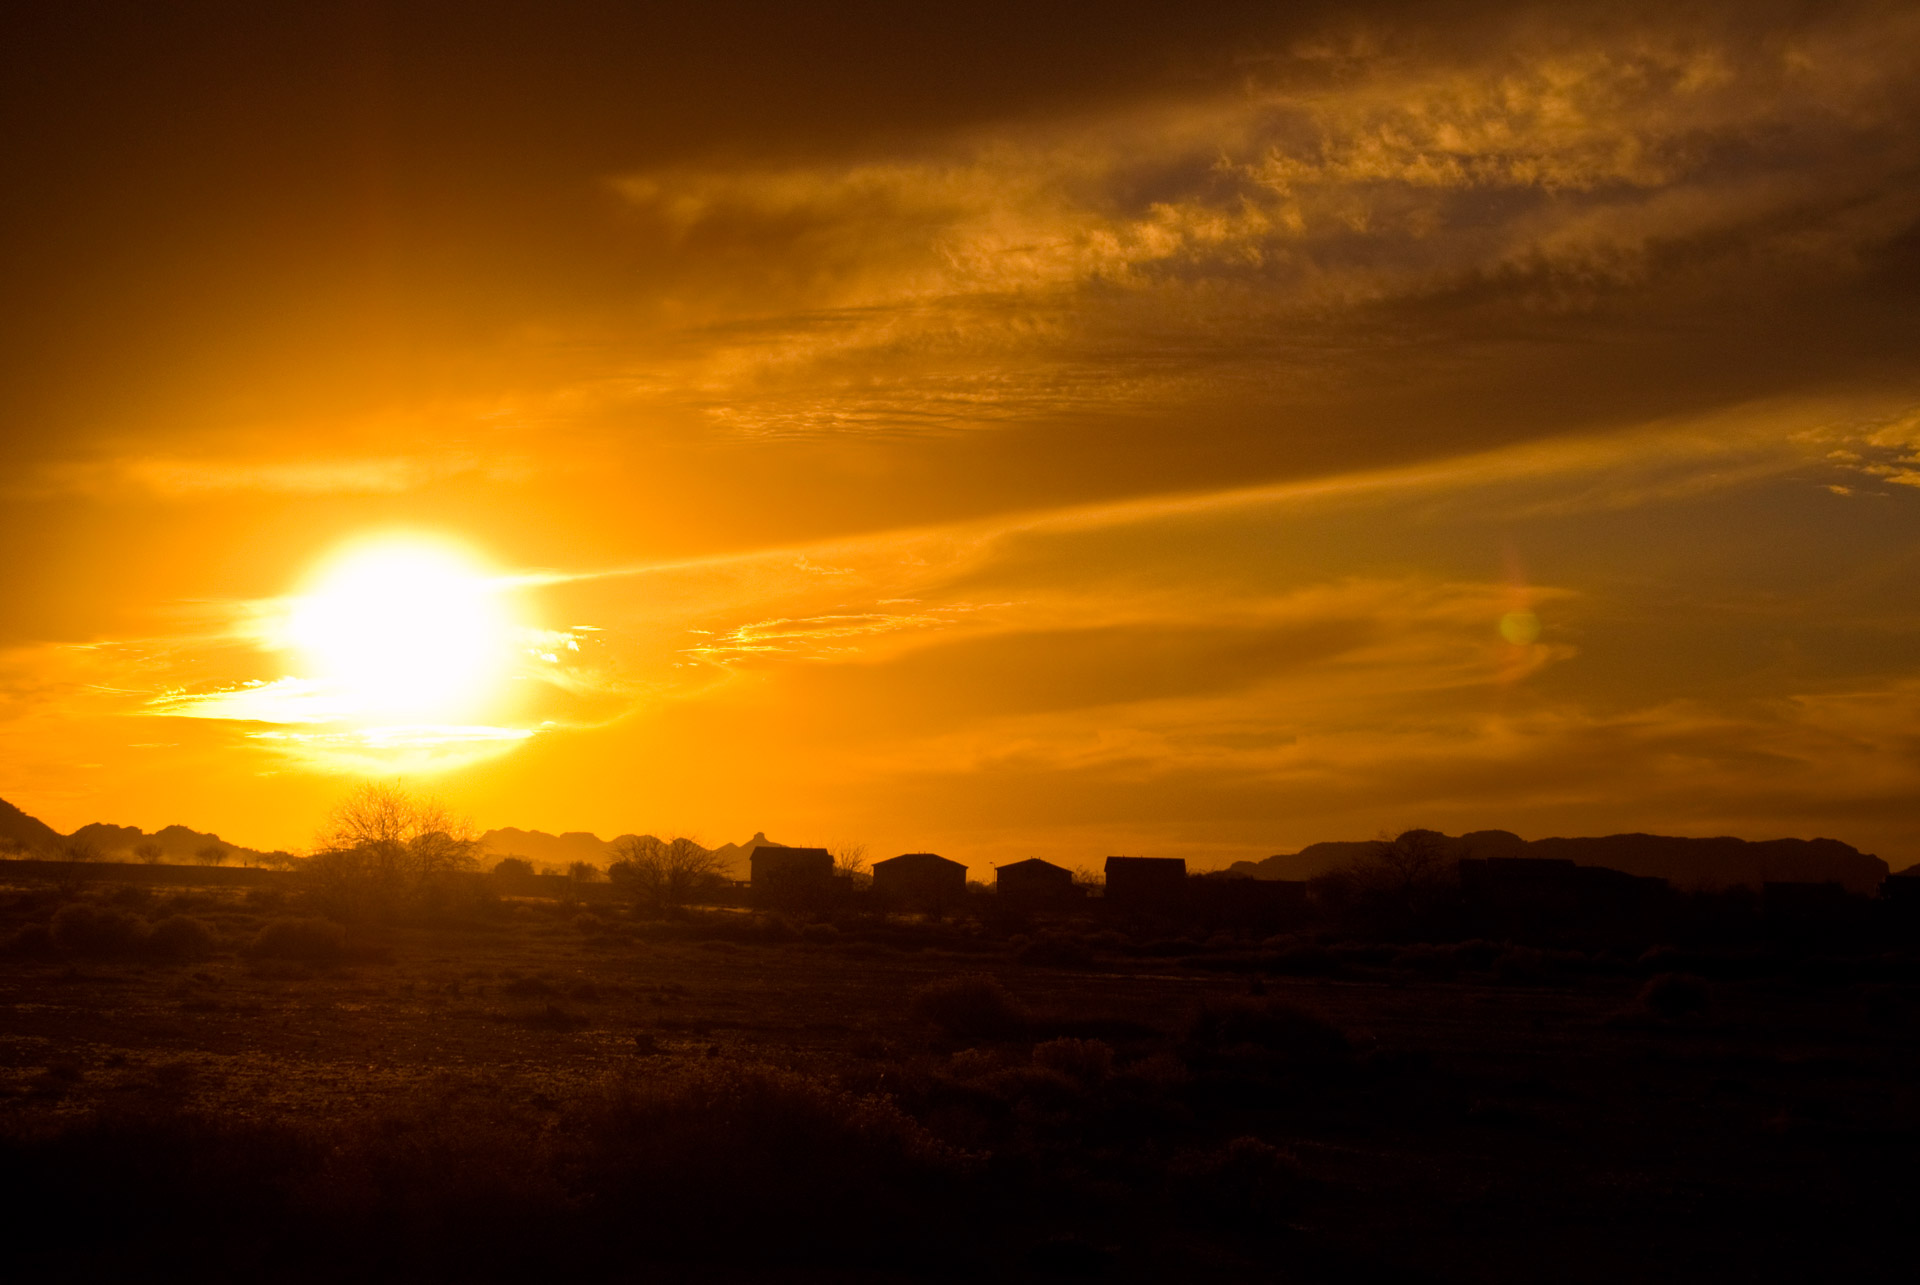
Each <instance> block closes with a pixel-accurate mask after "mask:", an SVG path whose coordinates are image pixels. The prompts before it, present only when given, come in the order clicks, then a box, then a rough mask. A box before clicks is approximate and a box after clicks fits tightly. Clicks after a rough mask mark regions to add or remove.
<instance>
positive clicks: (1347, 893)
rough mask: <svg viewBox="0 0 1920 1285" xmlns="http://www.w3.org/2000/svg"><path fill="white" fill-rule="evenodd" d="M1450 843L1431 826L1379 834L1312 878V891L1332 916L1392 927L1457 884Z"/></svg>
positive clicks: (1423, 911)
mask: <svg viewBox="0 0 1920 1285" xmlns="http://www.w3.org/2000/svg"><path fill="white" fill-rule="evenodd" d="M1457 856H1458V853H1457V851H1456V850H1455V845H1454V844H1453V843H1452V842H1451V841H1450V840H1449V839H1448V838H1447V836H1446V835H1444V834H1441V833H1439V832H1438V831H1436V830H1408V831H1405V832H1404V833H1402V834H1400V835H1399V836H1398V837H1396V838H1391V839H1389V838H1387V837H1385V836H1384V835H1383V836H1382V837H1381V838H1380V839H1379V840H1378V841H1377V842H1375V843H1373V844H1371V845H1369V848H1368V850H1367V851H1366V852H1364V853H1363V854H1361V855H1359V856H1357V857H1354V858H1352V859H1351V860H1349V861H1347V862H1346V863H1345V864H1343V865H1341V866H1340V867H1338V868H1337V869H1334V870H1330V871H1328V872H1327V873H1326V874H1323V875H1320V876H1318V877H1317V878H1315V879H1314V880H1312V884H1313V886H1314V895H1315V897H1316V898H1317V899H1318V900H1319V901H1320V902H1321V904H1322V906H1323V907H1324V908H1325V909H1327V910H1329V911H1331V912H1333V913H1334V914H1335V915H1336V916H1337V917H1339V918H1342V919H1345V920H1348V921H1350V922H1352V923H1354V924H1356V925H1358V926H1369V925H1370V926H1372V927H1373V928H1375V929H1378V930H1381V931H1386V932H1394V931H1400V930H1404V929H1406V928H1407V927H1408V926H1409V925H1412V924H1414V923H1416V922H1417V921H1418V920H1419V919H1420V917H1421V916H1424V915H1427V914H1429V913H1431V912H1433V911H1434V910H1435V909H1437V908H1438V907H1440V906H1442V905H1444V904H1445V903H1446V901H1447V898H1448V896H1449V895H1450V894H1451V893H1452V892H1453V890H1454V889H1456V888H1457V886H1458V880H1457V875H1456V870H1457V862H1456V858H1457Z"/></svg>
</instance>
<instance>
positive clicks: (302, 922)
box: [247, 919, 347, 964]
mask: <svg viewBox="0 0 1920 1285" xmlns="http://www.w3.org/2000/svg"><path fill="white" fill-rule="evenodd" d="M247 953H248V954H249V955H252V956H254V957H255V958H258V959H294V960H301V961H304V962H307V963H314V964H330V963H334V962H336V961H338V960H341V959H344V958H345V957H346V953H347V934H346V930H345V929H343V928H341V927H340V925H338V924H334V923H329V922H328V921H327V920H324V919H276V920H274V921H273V922H272V923H270V924H268V925H267V926H266V927H264V928H262V929H261V930H260V935H259V936H257V937H255V938H254V939H253V944H252V945H250V946H248V947H247Z"/></svg>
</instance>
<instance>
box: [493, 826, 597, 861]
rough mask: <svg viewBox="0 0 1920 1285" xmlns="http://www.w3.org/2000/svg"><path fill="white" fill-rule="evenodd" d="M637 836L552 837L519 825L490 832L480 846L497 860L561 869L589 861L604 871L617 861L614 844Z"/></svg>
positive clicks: (573, 832)
mask: <svg viewBox="0 0 1920 1285" xmlns="http://www.w3.org/2000/svg"><path fill="white" fill-rule="evenodd" d="M633 837H634V836H633V835H627V834H623V835H618V836H616V837H614V838H612V839H602V838H601V837H600V836H599V835H596V834H589V833H587V832H586V831H585V830H569V831H567V832H566V833H565V834H548V833H547V832H546V831H544V830H522V829H519V828H517V827H515V826H506V827H504V828H502V829H499V830H489V831H487V832H486V833H485V834H483V835H481V836H480V847H481V849H482V850H483V851H484V852H486V853H488V854H490V855H491V856H492V857H493V858H495V859H498V858H500V857H525V858H526V859H527V860H528V861H531V862H533V863H534V865H536V866H555V867H559V868H561V869H564V868H566V867H567V866H570V865H572V864H573V863H574V862H576V861H585V862H587V863H588V864H589V865H595V866H599V867H601V868H602V869H604V868H605V867H606V865H607V863H608V862H610V861H612V860H614V851H613V847H614V845H615V844H616V843H619V842H620V840H622V839H630V838H633ZM489 864H490V863H489Z"/></svg>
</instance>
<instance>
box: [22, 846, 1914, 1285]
mask: <svg viewBox="0 0 1920 1285" xmlns="http://www.w3.org/2000/svg"><path fill="white" fill-rule="evenodd" d="M4 873H5V872H4V869H0V878H3V877H4ZM179 877H180V878H182V879H183V880H190V879H191V877H192V876H191V873H190V872H186V871H182V872H180V876H179ZM0 943H3V944H4V953H3V954H0V1006H3V1007H0V1014H4V1016H3V1017H0V1095H3V1096H0V1201H4V1207H5V1209H6V1210H7V1227H8V1230H7V1232H6V1236H7V1238H8V1239H7V1243H6V1245H5V1247H4V1249H0V1268H4V1269H5V1271H6V1274H7V1275H8V1276H9V1278H11V1279H15V1280H28V1279H68V1278H71V1279H82V1278H86V1279H93V1278H99V1277H101V1276H103V1275H104V1274H105V1273H107V1272H121V1273H131V1274H132V1275H133V1276H135V1277H136V1278H142V1279H152V1278H156V1277H170V1278H194V1279H231V1278H249V1279H260V1278H270V1279H306V1278H316V1279H317V1278H321V1277H327V1278H334V1277H337V1276H339V1275H340V1274H341V1273H343V1272H352V1273H354V1274H355V1275H360V1276H366V1275H372V1276H375V1277H386V1278H404V1279H409V1280H431V1279H446V1280H485V1279H540V1280H552V1279H568V1278H573V1279H589V1280H610V1279H644V1278H654V1279H700V1280H746V1279H769V1278H772V1279H807V1280H848V1279H853V1280H871V1281H889V1280H900V1279H917V1278H926V1277H935V1278H940V1277H946V1278H954V1279H972V1278H985V1277H992V1278H996V1279H1034V1280H1046V1279H1070V1278H1075V1277H1081V1278H1095V1279H1140V1280H1166V1281H1175V1280H1206V1279H1221V1280H1281V1281H1292V1280H1298V1281H1316V1280H1327V1281H1342V1280H1380V1281H1393V1280H1405V1281H1488V1282H1505V1281H1516V1282H1518V1281H1608V1282H1616V1281H1622V1280H1635V1281H1646V1280H1690V1281H1700V1280H1711V1281H1731V1280H1878V1279H1901V1280H1906V1279H1911V1272H1912V1270H1913V1267H1912V1264H1911V1257H1912V1254H1911V1251H1910V1248H1909V1247H1910V1245H1911V1243H1912V1239H1913V1238H1912V1236H1911V1234H1910V1231H1911V1228H1912V1226H1913V1213H1912V1210H1913V1194H1912V1193H1913V1188H1914V1182H1913V1172H1914V1162H1915V1159H1916V1145H1915V1144H1916V1141H1917V1140H1920V1131H1916V1122H1920V1078H1917V1077H1916V1074H1915V1072H1916V1070H1920V985H1916V978H1917V977H1920V969H1917V968H1916V967H1915V965H1914V962H1913V959H1912V957H1911V956H1902V955H1900V954H1898V953H1895V954H1891V955H1890V954H1887V953H1886V952H1884V951H1881V952H1879V953H1877V954H1873V955H1865V956H1858V957H1848V956H1847V955H1846V954H1845V952H1838V953H1835V952H1831V951H1830V952H1828V953H1825V954H1822V955H1819V956H1807V955H1800V956H1792V957H1788V956H1782V955H1778V954H1767V953H1766V952H1756V951H1745V952H1726V953H1721V954H1713V953H1698V954H1692V955H1689V954H1682V953H1676V952H1673V951H1664V952H1662V951H1656V952H1652V953H1651V954H1649V955H1646V956H1640V955H1630V954H1619V955H1614V954H1611V953H1605V952H1603V953H1600V954H1580V953H1578V952H1543V951H1536V950H1529V949H1526V948H1509V947H1506V946H1504V945H1501V944H1497V943H1486V942H1469V943H1464V944H1453V945H1439V946H1419V945H1415V946H1406V945H1380V944H1368V943H1345V944H1342V943H1338V942H1324V941H1323V942H1315V941H1309V940H1299V939H1291V940H1272V939H1270V940H1268V941H1265V942H1260V941H1247V940H1240V941H1236V940H1232V939H1230V938H1227V937H1224V936H1219V937H1214V938H1211V939H1208V940H1204V941H1202V940H1193V939H1190V938H1186V937H1182V936H1180V935H1178V934H1171V935H1169V934H1167V933H1165V932H1164V931H1161V932H1159V933H1156V932H1155V931H1153V930H1145V929H1141V930H1131V929H1127V928H1125V927H1121V926H1115V925H1111V924H1103V923H1100V922H1098V921H1094V920H1081V921H1072V920H1061V921H1056V922H1052V923H1040V924H1034V923H1011V924H1007V923H1003V924H994V925H988V924H984V923H981V922H978V921H975V920H971V919H967V918H960V919H956V920H949V921H946V922H928V921H924V920H916V919H906V918H898V917H896V918H893V919H884V918H875V917H871V916H845V917H843V918H842V919H840V920H839V921H837V922H829V921H817V920H816V921H805V920H802V919H787V918H781V917H775V916H767V915H757V914H754V913H751V912H746V911H740V910H731V911H728V910H714V911H698V910H695V911H681V912H678V913H677V914H675V915H672V916H666V917H659V916H653V917H641V916H638V915H636V914H634V913H633V912H632V911H630V910H628V909H627V908H624V907H621V906H618V905H614V904H610V903H604V902H600V903H582V904H567V903H566V902H564V901H561V900H546V899H532V898H528V899H519V900H515V899H511V898H509V899H503V900H498V901H490V900H489V901H484V902H483V903H482V904H477V905H467V906H464V907H462V908H461V909H460V910H459V911H458V913H455V912H453V911H444V912H442V913H440V914H439V915H437V916H436V915H422V914H414V915H411V916H409V917H406V918H405V919H403V920H400V921H389V922H386V923H383V924H363V925H361V926H358V927H356V928H355V929H354V930H352V931H350V932H346V931H343V930H341V929H340V928H338V927H337V926H335V925H332V924H330V923H327V922H326V921H323V920H320V919H317V918H315V917H313V916H311V915H310V914H309V913H308V910H307V908H306V907H305V906H304V905H303V902H302V894H301V892H300V891H299V888H298V886H297V884H295V883H294V882H293V881H291V880H288V881H287V882H286V885H285V886H284V887H272V886H262V887H253V888H244V887H236V886H226V887H198V888H196V887H191V886H129V885H113V884H107V883H103V882H95V883H92V884H89V885H86V886H81V887H66V888H59V887H53V886H48V885H46V884H36V883H30V882H18V883H16V884H14V885H12V886H10V887H5V888H0Z"/></svg>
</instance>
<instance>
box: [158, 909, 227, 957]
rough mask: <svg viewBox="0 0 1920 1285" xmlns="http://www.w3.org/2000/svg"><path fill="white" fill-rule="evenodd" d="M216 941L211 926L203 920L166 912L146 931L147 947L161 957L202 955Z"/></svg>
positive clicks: (210, 948) (205, 955)
mask: <svg viewBox="0 0 1920 1285" xmlns="http://www.w3.org/2000/svg"><path fill="white" fill-rule="evenodd" d="M217 944H218V939H217V938H216V937H215V936H214V932H213V929H212V928H211V927H209V926H208V925H207V923H206V922H205V921H204V920H200V919H192V918H189V917H188V916H186V915H169V916H168V917H167V918H165V919H162V920H161V921H160V922H159V923H157V924H155V925H154V926H153V931H152V932H151V933H149V934H147V949H148V950H149V951H150V952H152V953H153V954H155V955H159V956H161V957H162V958H164V959H178V960H195V959H205V958H206V957H207V956H208V955H211V954H212V953H213V951H214V947H215V946H216V945H217Z"/></svg>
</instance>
